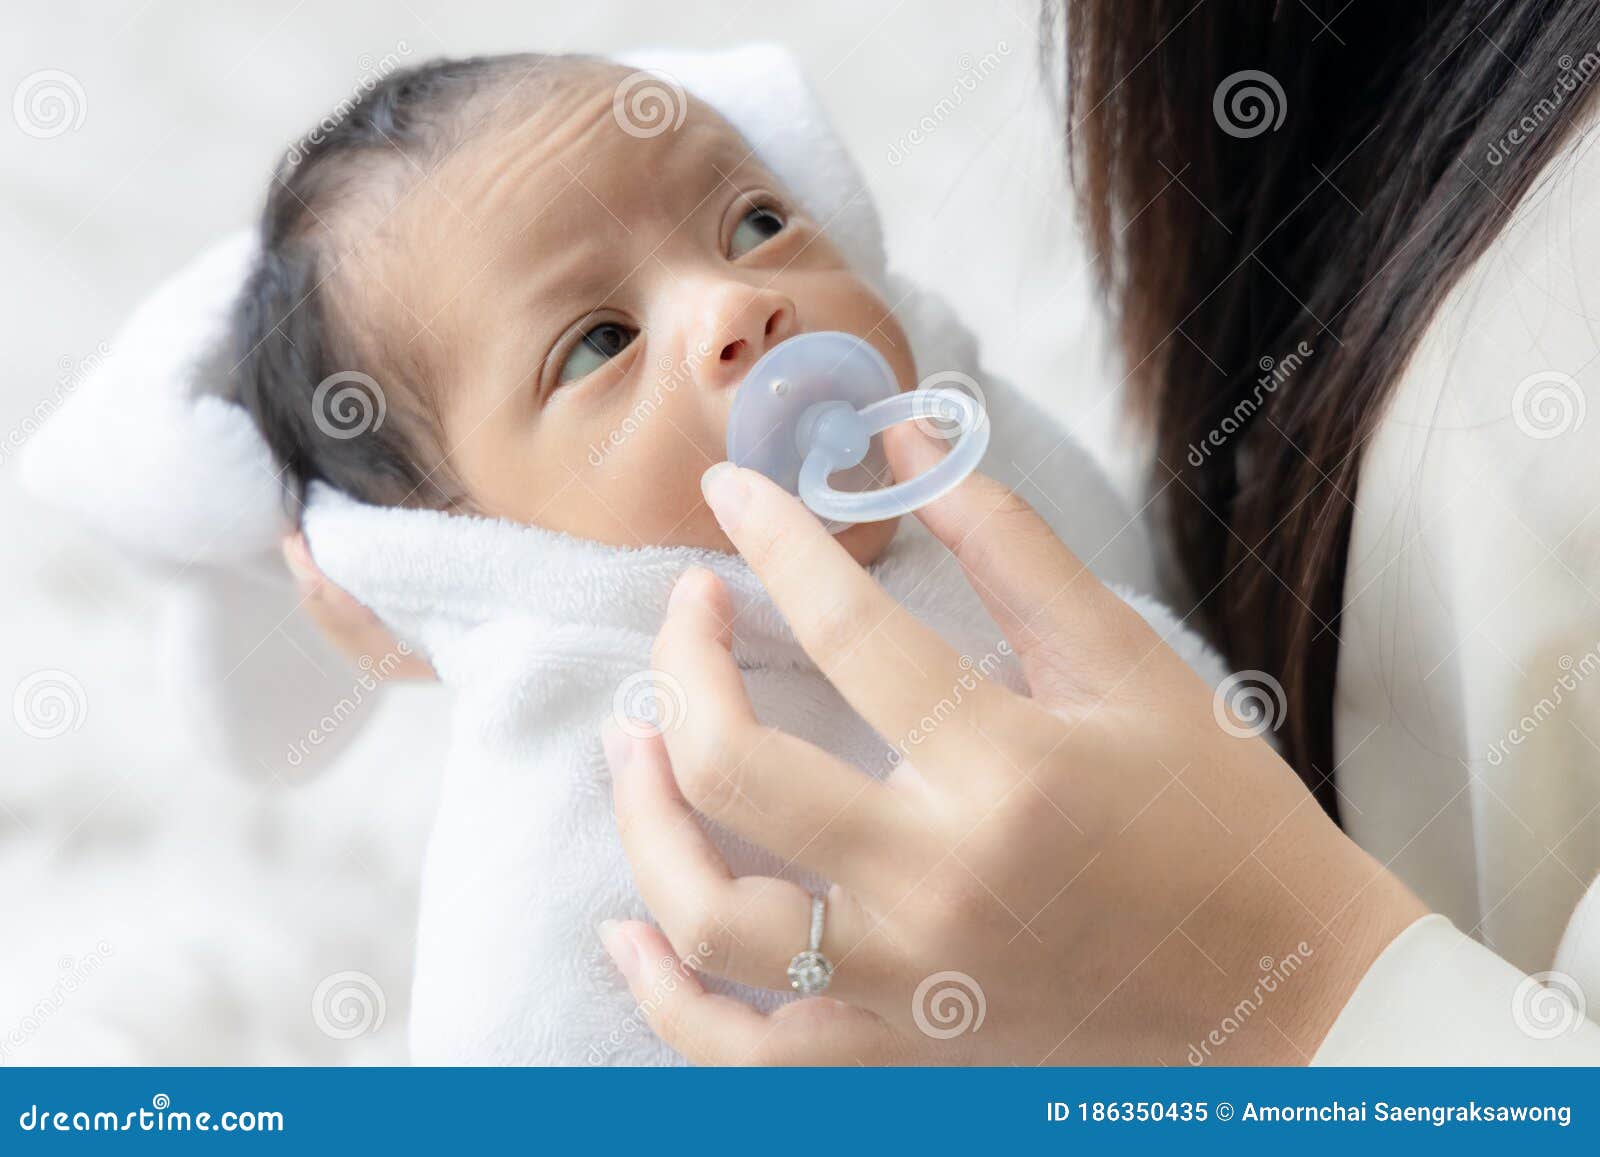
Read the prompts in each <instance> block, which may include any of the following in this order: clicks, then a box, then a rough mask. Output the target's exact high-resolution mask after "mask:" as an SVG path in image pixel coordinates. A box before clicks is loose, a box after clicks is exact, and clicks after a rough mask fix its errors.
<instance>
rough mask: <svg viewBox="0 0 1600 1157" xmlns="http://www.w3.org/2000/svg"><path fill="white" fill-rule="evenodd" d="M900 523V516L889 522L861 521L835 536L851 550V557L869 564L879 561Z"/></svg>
mask: <svg viewBox="0 0 1600 1157" xmlns="http://www.w3.org/2000/svg"><path fill="white" fill-rule="evenodd" d="M899 525H900V520H899V519H898V518H891V519H889V520H888V521H887V522H859V523H857V524H856V525H855V526H850V527H846V528H845V529H844V530H841V531H840V532H839V533H838V534H836V535H834V536H833V537H834V538H835V539H836V540H837V541H838V543H839V545H840V546H842V547H844V548H845V550H847V551H849V552H850V557H851V558H853V559H855V560H856V561H857V562H859V563H860V564H861V565H862V566H868V565H870V564H872V563H874V562H877V561H878V556H879V555H881V554H882V553H883V552H884V551H885V550H887V549H888V547H889V542H890V540H891V539H893V538H894V532H895V529H896V528H897V527H898V526H899Z"/></svg>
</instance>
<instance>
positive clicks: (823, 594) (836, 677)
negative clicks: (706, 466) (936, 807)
mask: <svg viewBox="0 0 1600 1157" xmlns="http://www.w3.org/2000/svg"><path fill="white" fill-rule="evenodd" d="M701 485H702V488H703V489H704V491H705V495H706V502H707V503H708V504H709V505H710V507H711V510H712V512H713V513H714V514H715V515H716V516H717V521H718V522H719V523H721V525H722V529H723V531H724V532H725V533H726V534H727V535H728V537H729V538H730V539H732V540H733V544H734V546H736V547H737V548H738V550H739V553H740V554H741V555H743V556H744V558H745V560H746V561H747V562H749V564H750V566H751V568H752V569H753V570H754V571H755V572H756V574H757V575H758V576H759V577H760V579H761V581H762V583H763V584H764V585H765V586H766V588H767V591H768V593H770V594H771V595H772V598H773V601H774V602H775V603H777V605H778V609H779V610H781V611H782V612H783V614H784V616H785V618H787V619H788V621H789V626H790V628H791V629H792V630H793V631H794V633H795V637H796V638H797V639H799V641H800V645H801V646H802V647H803V648H804V649H805V651H806V653H807V654H808V655H810V656H811V658H812V660H813V661H814V662H815V663H816V664H817V666H818V667H819V668H820V669H821V670H822V672H823V674H824V675H826V676H827V677H828V679H829V681H830V682H832V683H833V685H834V686H835V687H836V688H838V690H839V693H840V694H841V695H843V696H844V697H845V699H846V700H847V701H848V702H849V703H850V705H851V706H852V707H854V708H855V710H856V711H857V712H858V713H859V714H860V715H861V717H862V718H863V719H865V720H866V721H867V722H868V723H870V724H871V725H872V726H873V727H874V728H875V729H876V730H877V731H878V733H879V734H880V735H882V736H883V737H884V738H886V739H888V740H889V741H890V742H891V743H893V744H894V745H895V746H896V747H897V748H900V749H902V750H904V748H905V745H906V743H907V742H908V741H909V740H910V739H911V738H912V737H917V738H918V744H917V752H918V756H917V763H918V766H919V767H920V768H922V769H923V770H925V771H935V770H938V769H941V768H951V769H963V770H964V773H965V774H970V771H971V768H972V767H973V766H979V767H986V766H989V765H990V764H991V763H992V762H993V756H994V741H993V740H992V739H990V738H989V733H992V732H994V731H995V730H997V729H1004V728H1005V724H1006V720H1007V719H1008V718H1009V717H1010V713H1011V712H1013V711H1016V710H1019V709H1021V708H1022V707H1023V706H1024V704H1023V703H1022V701H1021V700H1019V699H1017V697H1016V696H1014V695H1012V693H1011V692H1010V691H1008V690H1006V689H1005V688H1004V687H1002V686H1000V685H998V684H992V683H989V682H987V681H980V682H979V683H978V686H977V687H976V688H975V689H972V690H964V691H963V692H962V693H961V695H960V700H961V702H960V704H959V706H958V707H956V708H954V709H952V710H950V711H949V712H948V714H947V715H946V713H944V712H940V711H939V708H940V705H941V704H945V705H948V704H949V701H950V700H951V698H952V696H953V695H954V690H953V689H954V688H956V687H957V686H963V687H964V686H965V684H966V683H970V682H971V677H970V662H969V663H968V665H965V666H964V665H963V664H962V662H961V657H960V656H958V655H957V654H956V653H955V651H954V650H953V649H951V647H950V645H949V644H947V643H946V642H945V641H944V640H943V639H942V638H940V637H939V635H938V634H937V633H936V632H935V631H934V630H933V629H932V628H931V627H929V626H927V625H926V624H924V623H922V622H921V621H919V620H918V619H917V618H916V617H915V616H913V615H912V614H911V613H910V612H909V611H907V610H906V609H905V608H904V607H902V606H901V605H900V604H899V603H897V602H895V600H894V599H893V598H891V597H890V596H889V594H888V592H887V591H885V590H884V589H883V588H882V587H881V586H879V585H878V584H877V583H876V582H875V581H874V580H873V579H872V576H870V575H869V574H867V572H866V571H864V570H863V569H862V568H861V566H860V564H858V563H857V562H856V561H855V560H854V559H853V558H851V557H850V555H849V553H848V552H847V551H846V550H845V549H844V547H842V546H840V545H839V543H838V542H836V541H835V540H834V538H833V536H832V535H831V534H829V533H828V532H827V531H826V530H825V529H823V526H822V524H821V523H820V522H818V521H817V517H816V515H814V514H812V513H811V512H810V511H809V510H807V509H806V508H805V507H804V506H802V505H801V504H800V502H799V500H797V499H796V498H794V497H793V496H792V495H790V494H788V493H786V492H785V491H784V490H783V489H782V488H780V487H779V486H778V485H777V484H776V483H774V482H772V481H771V480H770V479H768V478H766V477H765V476H763V475H761V474H759V473H757V472H756V471H754V470H746V469H742V468H740V467H736V466H734V465H733V464H732V463H729V462H720V463H718V464H717V465H715V466H713V467H712V468H711V469H710V470H708V471H706V473H705V476H704V478H703V480H702V483H701ZM936 712H938V713H939V716H940V719H941V722H940V724H939V726H938V727H937V728H933V729H931V730H930V729H929V728H928V727H927V726H926V720H927V719H928V718H929V717H930V715H932V714H934V713H936Z"/></svg>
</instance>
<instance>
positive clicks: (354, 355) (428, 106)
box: [229, 56, 594, 507]
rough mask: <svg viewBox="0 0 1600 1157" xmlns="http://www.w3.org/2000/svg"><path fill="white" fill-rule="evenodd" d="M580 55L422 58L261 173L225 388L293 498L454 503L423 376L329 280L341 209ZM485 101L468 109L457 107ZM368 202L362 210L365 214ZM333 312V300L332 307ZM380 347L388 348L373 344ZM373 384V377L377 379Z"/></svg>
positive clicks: (348, 229) (445, 148)
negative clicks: (312, 492)
mask: <svg viewBox="0 0 1600 1157" xmlns="http://www.w3.org/2000/svg"><path fill="white" fill-rule="evenodd" d="M593 63H594V62H593V61H591V60H589V59H588V58H584V57H570V56H569V57H536V56H493V57H476V58H472V59H467V60H437V61H432V62H430V63H427V64H423V65H420V66H418V67H415V68H409V69H404V70H400V71H396V72H394V73H392V74H391V75H389V76H387V77H385V78H383V79H382V80H381V81H378V82H376V83H375V84H373V85H371V86H369V87H367V88H365V89H364V90H363V91H361V92H360V93H358V94H356V96H355V98H354V100H353V101H348V100H347V101H346V102H345V103H344V104H343V105H341V106H340V108H339V109H338V110H337V112H338V114H340V115H330V116H329V117H327V118H325V119H324V120H323V121H322V122H321V123H319V124H318V125H317V126H315V127H313V129H312V130H311V132H310V133H309V134H307V136H306V137H304V138H302V140H301V141H300V142H298V143H297V144H295V145H294V146H292V147H291V148H290V149H289V150H288V151H287V152H286V153H285V155H284V157H283V159H282V160H281V161H280V162H279V163H278V166H277V168H276V170H275V172H274V173H273V177H272V180H271V182H270V184H269V185H268V189H267V201H266V207H265V209H264V210H263V212H262V215H261V225H260V240H261V257H260V259H259V261H258V263H257V264H256V266H255V268H254V270H253V271H252V272H251V274H250V276H249V278H248V280H247V282H246V285H245V287H244V290H243V292H242V293H241V295H240V297H239V299H238V302H237V303H236V305H235V308H234V322H233V329H234V332H233V341H234V344H235V347H236V348H235V355H236V356H235V361H236V364H235V367H234V369H233V372H232V376H231V381H230V383H229V385H230V390H231V392H232V395H233V396H234V397H235V398H236V400H238V401H239V402H240V403H241V404H242V405H243V406H244V407H245V408H246V409H247V410H248V411H249V412H250V415H251V417H252V418H253V419H254V421H255V423H256V425H257V427H258V428H259V429H260V430H261V432H262V435H263V437H264V438H265V439H266V441H267V444H268V446H270V447H271V449H272V452H273V454H274V456H275V457H276V458H277V460H278V463H279V464H280V466H282V467H283V469H284V476H285V481H286V483H287V489H288V491H289V493H290V495H291V497H292V498H293V499H294V500H295V501H296V502H298V501H299V500H301V499H303V498H304V495H305V488H306V486H307V485H308V484H309V483H311V482H312V481H313V480H317V479H321V480H324V481H327V482H329V483H331V484H332V485H334V486H336V487H338V488H339V489H341V490H343V491H345V492H346V493H348V494H351V495H353V496H354V497H356V498H359V499H362V500H364V501H367V502H373V503H378V504H382V505H418V506H436V507H447V506H452V505H457V504H459V502H460V501H461V496H460V494H459V493H458V492H457V490H456V488H455V486H454V484H453V483H452V482H451V480H450V479H449V477H448V475H447V471H446V470H445V469H444V468H443V450H442V448H441V447H439V446H438V445H437V444H436V437H435V430H436V422H435V421H434V420H433V419H434V415H433V412H432V407H431V404H430V401H429V399H430V397H431V396H432V395H431V391H430V389H429V388H428V387H429V386H430V385H431V384H432V383H429V382H428V381H427V380H426V379H427V376H428V374H427V370H426V367H425V366H424V365H423V364H422V362H421V359H419V358H416V357H411V356H407V355H406V352H405V343H404V342H400V341H395V340H393V339H392V335H384V334H381V333H375V332H364V331H366V330H370V329H371V328H372V327H371V326H370V325H364V324H363V323H364V322H365V321H366V319H361V318H360V317H359V316H358V314H359V311H358V310H357V309H355V308H353V307H352V306H351V305H350V303H348V302H343V303H336V302H334V301H333V300H331V294H330V292H329V288H330V286H331V285H340V284H343V283H341V282H339V280H338V279H337V278H336V277H335V272H336V269H337V267H338V265H339V262H340V260H341V254H340V253H339V251H338V249H339V243H340V241H341V240H342V241H343V242H344V243H346V244H348V243H349V242H350V241H351V240H353V238H352V237H350V236H343V237H341V234H340V230H341V228H344V232H345V233H346V234H349V233H356V232H360V231H361V230H363V229H368V228H371V227H372V225H374V224H376V223H377V222H376V221H364V220H363V221H360V222H359V223H357V224H355V225H353V226H352V225H351V222H350V220H349V218H350V217H351V215H352V213H353V214H355V215H357V216H358V217H359V216H360V215H361V214H363V213H365V214H366V215H367V216H376V217H378V218H380V219H381V217H382V216H384V215H386V213H387V206H388V205H389V204H391V203H393V202H396V201H398V200H399V199H400V198H401V197H402V196H403V193H404V189H405V187H406V185H407V183H408V182H413V183H414V181H415V180H416V179H417V178H416V177H415V174H416V173H420V172H424V171H427V170H430V169H432V168H433V167H434V166H435V165H437V164H438V163H439V162H440V161H442V160H443V159H444V158H445V157H446V156H447V155H448V154H449V153H450V152H451V151H452V150H453V149H454V148H455V147H456V146H458V145H459V144H460V143H461V142H462V141H463V140H464V139H466V138H467V137H468V136H470V135H471V134H472V133H473V132H474V131H476V130H477V128H478V127H479V126H480V125H482V124H483V123H484V122H485V120H486V119H488V117H489V116H491V115H492V114H493V113H494V112H495V111H496V110H497V109H499V108H500V106H501V105H502V104H504V103H505V102H506V101H507V100H509V99H510V97H511V96H512V95H513V94H514V93H515V92H516V91H517V90H525V92H526V93H528V94H536V93H537V92H538V91H541V89H542V86H543V84H544V83H545V82H546V81H547V80H548V79H549V78H551V77H553V76H559V77H565V76H570V75H572V74H573V70H575V69H576V68H578V67H581V66H584V65H591V66H592V65H593ZM480 96H487V97H489V98H490V99H488V100H485V101H482V102H478V103H477V104H474V103H473V98H475V97H480ZM374 207H376V213H375V214H374V212H373V209H374ZM336 305H337V306H338V307H337V308H336ZM386 338H388V340H386ZM379 379H381V381H380V380H379Z"/></svg>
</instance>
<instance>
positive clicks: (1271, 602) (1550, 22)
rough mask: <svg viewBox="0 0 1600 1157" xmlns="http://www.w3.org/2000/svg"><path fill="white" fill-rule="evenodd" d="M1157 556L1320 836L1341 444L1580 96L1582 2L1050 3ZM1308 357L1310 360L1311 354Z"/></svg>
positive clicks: (1080, 179) (1337, 585)
mask: <svg viewBox="0 0 1600 1157" xmlns="http://www.w3.org/2000/svg"><path fill="white" fill-rule="evenodd" d="M1044 24H1045V30H1046V37H1045V44H1046V54H1047V55H1046V61H1047V63H1048V64H1050V65H1052V66H1059V64H1060V63H1061V61H1063V60H1064V61H1065V71H1064V77H1065V85H1066V101H1065V115H1066V117H1067V126H1068V129H1067V131H1068V152H1069V156H1070V159H1071V162H1072V171H1073V177H1074V183H1075V185H1076V186H1077V189H1078V191H1079V198H1080V202H1081V207H1082V211H1083V213H1084V215H1085V218H1086V223H1087V228H1088V233H1089V236H1090V238H1091V240H1092V242H1093V244H1094V246H1095V249H1096V251H1097V256H1098V257H1099V258H1100V265H1099V274H1100V277H1101V280H1102V284H1103V286H1104V287H1105V289H1106V290H1107V291H1108V296H1109V297H1110V299H1111V302H1112V307H1113V310H1114V312H1115V320H1116V323H1117V326H1118V330H1119V336H1120V342H1121V346H1122V350H1123V353H1124V355H1125V356H1126V358H1127V362H1128V366H1129V379H1128V380H1129V383H1130V385H1131V387H1132V394H1133V397H1134V400H1135V406H1134V409H1135V412H1136V413H1138V414H1139V415H1140V416H1141V417H1142V418H1143V419H1145V420H1146V421H1147V422H1148V424H1149V426H1150V428H1151V430H1152V433H1153V437H1154V440H1155V447H1156V459H1157V466H1156V470H1157V475H1156V477H1155V478H1154V479H1153V484H1154V486H1155V488H1156V489H1158V490H1159V491H1160V494H1161V497H1160V503H1161V505H1162V507H1163V510H1164V515H1165V518H1166V520H1167V525H1168V528H1169V531H1170V534H1169V540H1170V548H1171V550H1172V553H1173V555H1174V557H1175V560H1176V562H1177V564H1178V566H1179V567H1180V568H1181V569H1182V571H1183V572H1184V574H1185V577H1186V578H1187V581H1188V582H1189V584H1190V585H1191V586H1192V588H1193V593H1194V594H1195V596H1196V597H1197V598H1198V600H1199V606H1200V608H1201V612H1202V617H1203V618H1204V620H1205V621H1206V623H1207V625H1208V627H1209V629H1210V630H1211V631H1212V632H1213V633H1214V635H1215V638H1216V640H1217V642H1218V643H1219V645H1220V646H1221V647H1222V649H1223V650H1224V652H1225V653H1226V654H1227V656H1228V659H1229V661H1230V662H1231V663H1232V664H1233V665H1234V666H1235V668H1238V669H1250V670H1258V671H1262V672H1265V673H1267V674H1268V675H1270V676H1272V677H1273V678H1275V679H1277V680H1279V681H1280V682H1281V683H1282V685H1283V687H1284V690H1285V695H1286V700H1287V706H1288V715H1287V720H1286V723H1285V725H1284V727H1283V730H1282V731H1281V733H1280V734H1281V735H1282V737H1283V739H1284V742H1285V747H1286V752H1287V755H1288V757H1289V759H1290V761H1291V762H1292V763H1293V764H1294V766H1295V768H1296V769H1297V771H1298V772H1299V774H1300V776H1301V778H1302V779H1304V781H1305V782H1306V784H1307V786H1308V787H1310V789H1311V790H1312V792H1313V793H1314V794H1315V796H1316V797H1317V799H1318V801H1319V802H1320V803H1321V804H1322V806H1323V807H1324V808H1326V809H1327V810H1328V811H1329V813H1330V814H1333V815H1335V816H1337V808H1336V806H1335V802H1334V800H1335V797H1334V793H1333V790H1332V782H1331V781H1332V773H1333V767H1334V755H1333V696H1334V679H1335V673H1336V670H1337V663H1338V648H1339V636H1338V630H1339V618H1340V609H1341V607H1342V605H1343V598H1344V576H1345V562H1346V554H1347V551H1348V547H1349V542H1350V532H1351V526H1352V517H1353V513H1354V509H1355V499H1356V480H1357V475H1358V471H1359V469H1360V465H1361V462H1360V458H1361V449H1362V445H1363V442H1364V440H1365V439H1366V438H1367V436H1368V435H1369V434H1370V433H1371V432H1372V431H1373V430H1374V428H1375V426H1376V424H1377V422H1378V420H1379V419H1380V418H1381V416H1382V412H1383V408H1384V403H1385V401H1386V400H1387V399H1388V397H1389V395H1390V393H1391V392H1392V391H1393V389H1394V387H1395V385H1396V383H1397V382H1398V380H1399V378H1400V376H1401V374H1402V371H1403V370H1404V368H1405V366H1406V363H1407V360H1408V359H1409V358H1410V357H1411V355H1412V353H1413V351H1414V350H1415V349H1416V347H1417V344H1418V342H1419V340H1420V338H1421V336H1422V334H1423V332H1424V331H1425V330H1426V328H1427V326H1428V323H1429V321H1430V319H1431V318H1432V317H1433V315H1434V312H1435V310H1436V309H1437V308H1438V306H1439V304H1440V302H1441V301H1442V299H1443V298H1444V296H1445V295H1446V294H1447V293H1448V292H1449V291H1450V289H1451V287H1452V286H1453V285H1454V284H1455V283H1456V281H1457V280H1458V279H1459V278H1460V277H1461V275H1462V274H1463V273H1464V272H1465V271H1466V269H1467V268H1468V267H1469V266H1470V265H1471V264H1472V262H1473V261H1474V260H1475V259H1476V258H1477V257H1478V256H1479V255H1480V254H1482V253H1483V252H1484V250H1485V248H1486V246H1487V245H1488V244H1489V242H1490V241H1492V240H1493V238H1494V237H1495V236H1496V234H1497V233H1498V232H1499V230H1500V229H1501V228H1502V227H1503V226H1504V225H1505V224H1506V222H1507V220H1508V219H1509V218H1510V216H1511V213H1512V209H1513V207H1514V206H1515V205H1516V204H1517V201H1518V199H1519V198H1520V197H1521V196H1522V195H1523V194H1524V193H1525V192H1526V191H1527V190H1528V188H1529V186H1530V184H1531V183H1532V182H1533V180H1534V178H1535V177H1536V176H1537V175H1538V174H1539V172H1540V170H1541V169H1543V168H1544V166H1545V165H1546V163H1547V162H1549V161H1550V160H1551V158H1552V156H1553V155H1554V154H1555V153H1556V151H1557V150H1558V149H1559V148H1560V146H1561V145H1562V143H1563V142H1564V141H1565V140H1566V139H1567V136H1568V134H1569V132H1570V131H1571V129H1572V127H1573V125H1574V124H1576V123H1577V122H1578V121H1579V119H1580V115H1581V113H1582V110H1583V107H1584V106H1585V105H1587V104H1588V102H1589V101H1590V100H1591V99H1592V95H1593V94H1592V93H1591V92H1590V91H1589V90H1590V88H1591V87H1594V86H1595V85H1600V80H1595V81H1593V82H1592V83H1591V77H1592V76H1593V74H1594V72H1596V71H1597V70H1600V55H1597V54H1600V5H1597V4H1593V3H1589V2H1586V0H1447V2H1424V0H1350V2H1348V3H1347V2H1346V0H1277V2H1276V3H1268V2H1266V0H1233V2H1230V0H1200V2H1199V3H1196V2H1195V0H1052V2H1049V3H1047V4H1046V6H1045V15H1044ZM1308 351H1309V352H1308Z"/></svg>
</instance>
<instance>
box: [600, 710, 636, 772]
mask: <svg viewBox="0 0 1600 1157" xmlns="http://www.w3.org/2000/svg"><path fill="white" fill-rule="evenodd" d="M600 747H601V750H603V751H604V752H605V753H606V763H607V764H608V765H610V767H611V776H612V778H613V779H615V778H616V777H617V776H618V775H620V774H621V773H622V769H623V768H624V767H626V766H627V765H628V754H629V752H630V751H631V750H632V742H631V741H630V740H629V739H628V737H627V736H626V735H624V734H623V733H622V727H621V726H620V725H619V724H618V723H617V721H616V720H615V719H607V720H606V721H605V722H604V723H603V724H601V725H600Z"/></svg>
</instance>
